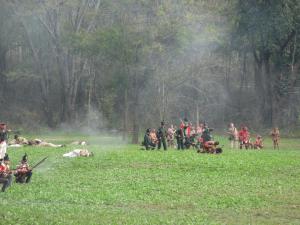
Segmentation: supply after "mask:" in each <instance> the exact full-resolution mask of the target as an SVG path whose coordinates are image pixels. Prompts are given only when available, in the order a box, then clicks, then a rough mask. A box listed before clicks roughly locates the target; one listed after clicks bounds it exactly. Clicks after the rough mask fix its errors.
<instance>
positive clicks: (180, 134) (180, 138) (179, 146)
mask: <svg viewBox="0 0 300 225" xmlns="http://www.w3.org/2000/svg"><path fill="white" fill-rule="evenodd" d="M175 137H176V141H177V149H178V150H180V149H182V150H183V149H184V147H183V131H182V129H180V128H179V129H177V130H176V132H175Z"/></svg>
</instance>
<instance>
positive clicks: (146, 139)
mask: <svg viewBox="0 0 300 225" xmlns="http://www.w3.org/2000/svg"><path fill="white" fill-rule="evenodd" d="M143 145H144V146H145V148H146V150H149V149H152V150H153V149H155V144H154V143H153V142H152V140H151V138H150V129H147V130H146V133H145V136H144V142H143Z"/></svg>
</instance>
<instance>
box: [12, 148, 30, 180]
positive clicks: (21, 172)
mask: <svg viewBox="0 0 300 225" xmlns="http://www.w3.org/2000/svg"><path fill="white" fill-rule="evenodd" d="M31 176H32V170H31V169H30V167H29V164H28V163H27V155H26V154H25V155H24V156H23V158H22V161H21V163H20V165H18V166H17V172H16V173H15V177H16V183H25V182H26V183H29V182H30V179H31Z"/></svg>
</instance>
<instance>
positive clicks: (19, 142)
mask: <svg viewBox="0 0 300 225" xmlns="http://www.w3.org/2000/svg"><path fill="white" fill-rule="evenodd" d="M28 143H29V142H28V140H27V139H26V138H24V137H20V136H19V135H17V134H16V135H15V136H14V139H13V140H11V141H10V142H9V145H28Z"/></svg>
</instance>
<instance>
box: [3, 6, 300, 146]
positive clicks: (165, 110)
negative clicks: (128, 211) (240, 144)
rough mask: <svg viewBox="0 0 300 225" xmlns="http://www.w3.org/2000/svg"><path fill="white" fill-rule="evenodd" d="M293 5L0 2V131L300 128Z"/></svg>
mask: <svg viewBox="0 0 300 225" xmlns="http://www.w3.org/2000/svg"><path fill="white" fill-rule="evenodd" d="M299 15H300V3H299V1H297V0H285V1H283V0H281V1H280V0H278V1H252V0H243V1H242V0H233V1H223V0H210V1H207V0H180V1H179V0H164V1H161V0H154V1H153V0H125V1H123V0H122V1H121V0H119V1H117V0H47V1H45V0H22V1H21V0H13V1H7V0H0V103H1V106H2V107H1V118H0V120H1V121H4V122H6V123H8V124H9V125H10V127H14V128H25V129H31V130H36V129H37V128H41V127H42V128H48V127H49V128H52V129H58V128H66V127H67V128H71V129H74V130H75V129H77V128H78V127H88V128H89V129H92V130H103V129H106V130H118V131H121V132H123V136H126V135H128V134H133V135H132V137H133V139H132V141H133V142H137V140H138V139H137V137H138V135H139V133H141V132H143V131H144V129H145V128H147V127H157V126H158V124H159V122H160V121H161V120H165V121H166V122H167V123H178V122H179V118H184V117H187V118H189V120H191V121H192V122H193V123H194V124H195V123H196V122H197V121H206V122H208V123H209V124H211V125H212V126H213V127H219V128H223V127H225V126H226V125H227V124H228V123H229V122H235V123H237V124H246V125H248V126H250V128H251V129H256V130H258V129H263V128H266V129H270V128H271V127H273V126H279V127H280V128H281V129H283V130H287V131H291V130H295V129H297V128H299V122H300V121H299V110H300V108H299V100H300V97H299V96H300V95H299V87H300V84H299V82H300V79H299V76H300V74H299V73H300V72H299V69H300V41H299V40H300V36H299V35H300V16H299Z"/></svg>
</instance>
